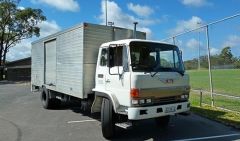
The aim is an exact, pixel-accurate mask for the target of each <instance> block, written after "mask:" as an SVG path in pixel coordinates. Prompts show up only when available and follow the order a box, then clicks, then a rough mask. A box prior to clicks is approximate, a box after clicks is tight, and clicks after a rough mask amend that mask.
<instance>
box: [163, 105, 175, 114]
mask: <svg viewBox="0 0 240 141" xmlns="http://www.w3.org/2000/svg"><path fill="white" fill-rule="evenodd" d="M175 111H176V108H175V106H171V107H166V110H165V113H172V112H175Z"/></svg>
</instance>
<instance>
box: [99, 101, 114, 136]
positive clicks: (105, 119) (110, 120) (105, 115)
mask: <svg viewBox="0 0 240 141" xmlns="http://www.w3.org/2000/svg"><path fill="white" fill-rule="evenodd" d="M101 122H102V134H103V137H105V138H106V139H110V138H112V137H113V136H114V133H115V113H114V111H113V106H112V103H111V101H110V100H109V99H106V98H104V99H103V101H102V109H101Z"/></svg>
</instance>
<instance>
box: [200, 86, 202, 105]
mask: <svg viewBox="0 0 240 141" xmlns="http://www.w3.org/2000/svg"><path fill="white" fill-rule="evenodd" d="M200 107H202V89H200Z"/></svg>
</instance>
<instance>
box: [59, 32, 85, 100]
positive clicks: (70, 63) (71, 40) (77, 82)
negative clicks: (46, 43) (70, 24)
mask: <svg viewBox="0 0 240 141" xmlns="http://www.w3.org/2000/svg"><path fill="white" fill-rule="evenodd" d="M57 91H59V92H62V93H65V94H68V95H72V96H75V97H79V98H83V28H82V27H78V28H75V29H72V30H70V31H68V32H64V33H62V34H60V35H58V36H57Z"/></svg>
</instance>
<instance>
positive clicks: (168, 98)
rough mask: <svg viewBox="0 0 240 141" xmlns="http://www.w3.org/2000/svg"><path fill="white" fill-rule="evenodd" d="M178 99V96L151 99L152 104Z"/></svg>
mask: <svg viewBox="0 0 240 141" xmlns="http://www.w3.org/2000/svg"><path fill="white" fill-rule="evenodd" d="M177 101H179V96H171V97H163V98H156V99H153V104H165V103H171V102H177Z"/></svg>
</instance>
